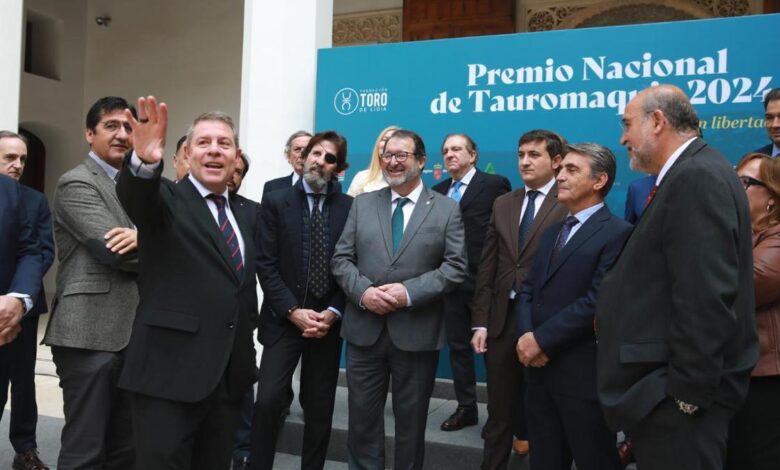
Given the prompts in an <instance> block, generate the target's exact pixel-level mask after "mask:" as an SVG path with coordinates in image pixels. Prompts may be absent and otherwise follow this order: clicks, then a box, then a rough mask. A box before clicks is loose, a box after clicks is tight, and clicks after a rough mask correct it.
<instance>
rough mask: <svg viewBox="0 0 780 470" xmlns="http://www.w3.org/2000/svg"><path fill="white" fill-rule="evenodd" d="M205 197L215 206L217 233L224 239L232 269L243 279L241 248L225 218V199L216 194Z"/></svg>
mask: <svg viewBox="0 0 780 470" xmlns="http://www.w3.org/2000/svg"><path fill="white" fill-rule="evenodd" d="M206 197H207V198H209V199H211V200H212V201H214V204H216V205H217V222H218V223H219V231H220V232H222V236H223V237H224V238H225V243H227V246H228V252H229V253H230V260H231V261H232V264H233V268H234V269H235V270H236V274H238V278H239V279H243V278H244V258H243V257H242V256H241V247H240V246H239V245H238V237H236V232H235V230H233V226H232V225H231V224H230V220H228V218H227V211H226V210H225V202H226V201H225V197H224V196H219V195H217V194H209V195H208V196H206Z"/></svg>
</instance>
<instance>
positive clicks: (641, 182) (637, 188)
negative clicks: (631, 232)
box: [623, 175, 656, 224]
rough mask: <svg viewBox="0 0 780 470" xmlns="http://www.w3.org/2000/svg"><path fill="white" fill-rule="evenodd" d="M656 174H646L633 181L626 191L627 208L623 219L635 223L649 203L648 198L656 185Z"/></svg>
mask: <svg viewBox="0 0 780 470" xmlns="http://www.w3.org/2000/svg"><path fill="white" fill-rule="evenodd" d="M655 178H656V177H655V175H650V176H645V177H644V178H639V179H636V180H634V181H632V182H631V183H630V184H629V185H628V191H627V192H626V208H625V213H624V216H623V220H625V221H626V222H628V223H630V224H635V223H636V221H637V220H639V217H641V216H642V212H643V211H644V210H645V206H646V205H647V198H648V197H650V192H651V191H652V190H653V186H655Z"/></svg>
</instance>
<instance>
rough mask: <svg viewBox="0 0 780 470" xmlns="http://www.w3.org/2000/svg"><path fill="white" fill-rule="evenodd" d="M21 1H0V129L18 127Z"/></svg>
mask: <svg viewBox="0 0 780 470" xmlns="http://www.w3.org/2000/svg"><path fill="white" fill-rule="evenodd" d="M23 6H24V2H23V1H22V0H0V57H1V58H2V59H1V60H2V63H3V67H2V73H0V130H10V131H14V132H16V130H17V128H18V126H19V85H20V80H21V77H22V25H23V24H24V8H23Z"/></svg>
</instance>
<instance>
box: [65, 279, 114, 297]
mask: <svg viewBox="0 0 780 470" xmlns="http://www.w3.org/2000/svg"><path fill="white" fill-rule="evenodd" d="M110 289H111V281H109V280H108V279H95V280H90V281H75V282H72V283H70V284H68V285H67V286H65V288H63V289H62V295H63V296H66V295H73V294H105V293H107V292H108V291H109V290H110Z"/></svg>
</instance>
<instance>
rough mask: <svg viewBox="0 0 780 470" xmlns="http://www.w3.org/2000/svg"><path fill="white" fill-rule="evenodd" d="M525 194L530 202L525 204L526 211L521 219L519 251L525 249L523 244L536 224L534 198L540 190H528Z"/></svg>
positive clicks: (518, 235) (518, 237) (518, 241)
mask: <svg viewBox="0 0 780 470" xmlns="http://www.w3.org/2000/svg"><path fill="white" fill-rule="evenodd" d="M525 195H526V196H527V197H528V203H527V204H526V205H525V212H523V217H522V218H521V219H520V230H518V233H517V253H520V252H521V251H523V244H524V243H525V241H526V237H528V234H529V233H530V232H531V226H533V224H534V215H535V214H534V212H536V203H535V202H534V200H535V199H536V196H538V195H539V191H528V192H526V193H525Z"/></svg>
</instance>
